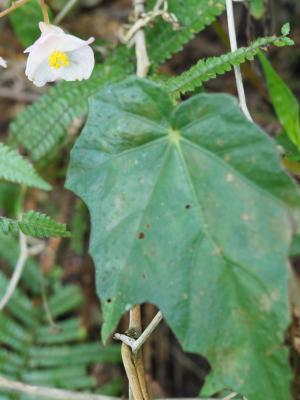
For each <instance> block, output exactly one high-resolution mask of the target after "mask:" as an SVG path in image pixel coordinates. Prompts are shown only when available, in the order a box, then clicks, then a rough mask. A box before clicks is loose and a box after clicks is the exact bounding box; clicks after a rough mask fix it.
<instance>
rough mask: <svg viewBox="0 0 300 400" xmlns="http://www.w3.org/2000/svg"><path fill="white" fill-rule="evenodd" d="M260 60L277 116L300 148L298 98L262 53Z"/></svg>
mask: <svg viewBox="0 0 300 400" xmlns="http://www.w3.org/2000/svg"><path fill="white" fill-rule="evenodd" d="M259 60H260V62H261V65H262V67H263V70H264V74H265V77H266V80H267V84H268V90H269V95H270V97H271V100H272V104H273V106H274V108H275V111H276V114H277V117H278V119H279V121H280V123H281V125H282V126H283V128H284V130H285V132H286V134H287V135H288V137H289V138H290V140H291V141H292V143H294V144H295V145H296V146H297V147H298V149H300V120H299V103H298V100H297V99H296V97H295V96H294V94H293V93H292V91H291V90H290V89H289V87H288V86H287V85H286V84H285V83H284V81H283V80H282V79H281V77H280V76H279V75H278V73H277V72H276V71H275V70H274V68H273V67H272V65H271V64H270V63H269V61H268V60H267V58H266V57H265V56H264V55H263V54H262V53H260V54H259Z"/></svg>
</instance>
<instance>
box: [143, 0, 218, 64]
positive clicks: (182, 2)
mask: <svg viewBox="0 0 300 400" xmlns="http://www.w3.org/2000/svg"><path fill="white" fill-rule="evenodd" d="M155 3H156V0H151V1H150V2H149V9H150V10H151V9H152V8H153V6H154V4H155ZM168 5H169V11H170V12H171V13H173V14H174V15H175V16H176V17H177V18H178V20H179V24H180V29H179V30H178V31H174V30H173V29H172V26H171V24H167V23H166V22H165V21H163V20H160V21H159V22H158V23H157V24H156V26H155V28H154V29H153V28H149V29H148V30H147V43H148V48H149V56H150V60H151V62H152V63H153V66H154V67H157V66H159V65H160V64H161V63H163V62H164V61H165V60H168V59H169V58H170V57H171V56H172V55H173V54H176V53H178V52H179V51H180V50H182V48H183V45H184V44H186V43H187V42H189V41H190V40H191V39H193V37H194V36H195V35H196V34H197V33H198V32H201V31H202V30H203V29H204V28H205V27H206V26H208V25H210V24H211V23H212V22H214V21H215V19H216V17H217V16H219V15H220V14H221V13H222V12H223V11H224V9H225V0H210V1H207V0H169V1H168Z"/></svg>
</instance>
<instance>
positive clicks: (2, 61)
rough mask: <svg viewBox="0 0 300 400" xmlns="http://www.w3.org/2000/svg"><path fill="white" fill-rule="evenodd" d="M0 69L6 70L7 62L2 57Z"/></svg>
mask: <svg viewBox="0 0 300 400" xmlns="http://www.w3.org/2000/svg"><path fill="white" fill-rule="evenodd" d="M0 67H2V68H7V62H6V61H5V60H4V59H3V58H2V57H0Z"/></svg>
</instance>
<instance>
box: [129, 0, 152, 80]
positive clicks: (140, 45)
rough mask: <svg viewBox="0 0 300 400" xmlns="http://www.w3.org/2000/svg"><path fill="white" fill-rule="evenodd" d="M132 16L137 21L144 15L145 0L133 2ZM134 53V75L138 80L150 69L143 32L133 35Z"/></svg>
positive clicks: (141, 30)
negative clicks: (135, 62)
mask: <svg viewBox="0 0 300 400" xmlns="http://www.w3.org/2000/svg"><path fill="white" fill-rule="evenodd" d="M133 7H134V15H135V18H136V19H138V18H139V17H140V16H141V15H142V14H144V13H145V0H133ZM135 53H136V61H137V70H136V74H137V76H139V77H140V78H144V77H145V76H146V75H147V73H148V71H149V67H150V61H149V57H148V52H147V46H146V37H145V31H144V30H143V29H140V30H139V31H138V32H137V33H136V34H135Z"/></svg>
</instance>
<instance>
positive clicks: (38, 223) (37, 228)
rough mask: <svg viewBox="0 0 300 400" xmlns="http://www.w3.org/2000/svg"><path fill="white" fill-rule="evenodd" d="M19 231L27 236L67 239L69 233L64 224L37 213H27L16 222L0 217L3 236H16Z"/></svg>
mask: <svg viewBox="0 0 300 400" xmlns="http://www.w3.org/2000/svg"><path fill="white" fill-rule="evenodd" d="M19 229H20V230H21V231H22V232H23V233H24V234H25V235H28V236H33V237H39V238H48V237H55V236H60V237H69V236H70V232H68V231H67V230H66V225H65V224H60V223H58V222H56V221H54V220H52V219H51V218H50V217H48V216H47V215H45V214H41V213H39V212H37V211H28V212H26V213H24V214H23V215H22V218H21V219H20V220H19V221H17V220H13V219H10V218H5V217H0V230H1V232H3V233H4V234H14V235H16V234H18V232H19Z"/></svg>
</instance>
